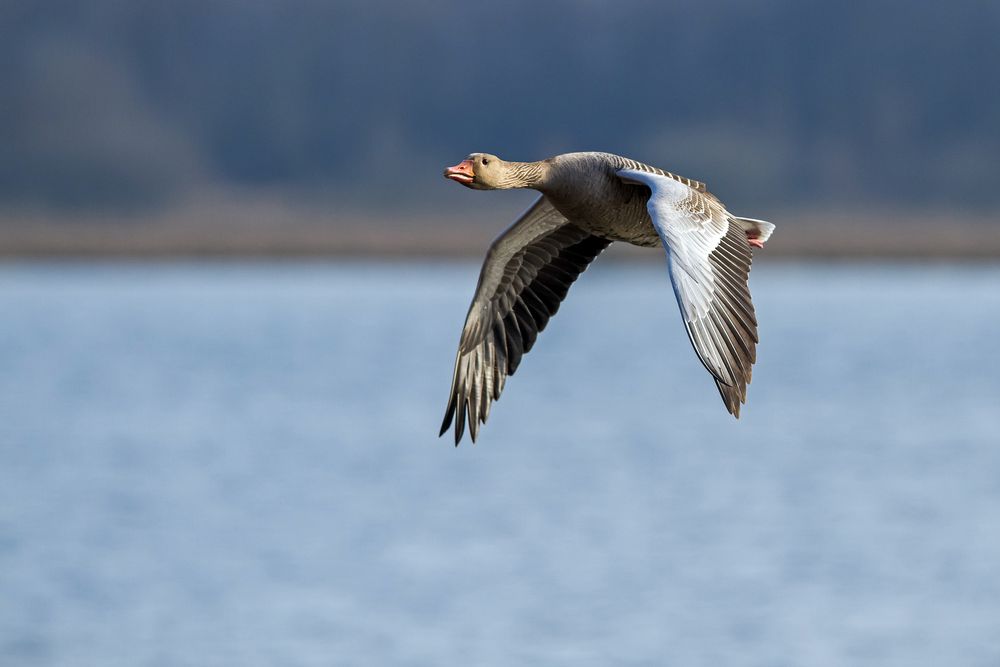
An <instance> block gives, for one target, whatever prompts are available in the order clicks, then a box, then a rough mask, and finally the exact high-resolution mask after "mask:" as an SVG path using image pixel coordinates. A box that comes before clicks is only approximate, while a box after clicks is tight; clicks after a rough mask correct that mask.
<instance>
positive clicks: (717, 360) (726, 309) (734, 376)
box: [618, 169, 758, 417]
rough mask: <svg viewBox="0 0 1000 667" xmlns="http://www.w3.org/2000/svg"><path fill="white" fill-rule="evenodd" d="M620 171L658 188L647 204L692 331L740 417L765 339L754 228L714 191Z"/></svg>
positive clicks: (699, 350)
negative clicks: (754, 286) (753, 268)
mask: <svg viewBox="0 0 1000 667" xmlns="http://www.w3.org/2000/svg"><path fill="white" fill-rule="evenodd" d="M618 175H619V177H620V178H621V179H622V180H624V181H627V182H638V183H641V184H643V185H646V186H648V187H649V189H650V190H651V191H652V194H651V196H650V198H649V202H648V204H647V208H648V210H649V216H650V217H651V218H652V220H653V225H654V226H655V227H656V231H657V233H658V234H659V235H660V238H661V239H662V240H663V246H664V248H665V249H666V251H667V260H668V264H669V267H670V281H671V283H673V287H674V294H675V295H676V296H677V303H678V304H679V305H680V309H681V315H682V317H683V318H684V326H685V327H686V328H687V332H688V337H689V338H690V339H691V344H692V345H694V349H695V352H697V354H698V358H699V359H701V363H703V364H704V365H705V368H707V369H708V370H709V371H710V372H711V373H712V375H713V376H714V377H715V383H716V386H718V388H719V393H721V394H722V400H723V402H724V403H725V404H726V408H727V409H728V410H729V412H731V413H732V414H733V415H735V416H736V417H739V416H740V405H741V404H742V403H745V402H746V395H747V384H749V382H750V377H751V373H752V367H753V363H754V362H755V361H756V360H757V340H758V339H757V317H756V315H755V313H754V307H753V302H751V300H750V289H749V287H748V286H747V279H748V278H749V275H750V262H751V261H752V255H751V251H750V245H749V244H748V243H747V237H746V233H745V231H744V230H743V228H742V227H741V226H740V225H738V224H736V223H735V222H733V219H732V216H730V215H729V213H728V212H727V211H726V210H725V208H723V207H722V205H721V204H720V203H719V201H718V200H717V199H715V198H714V197H712V196H711V195H708V194H703V193H700V192H697V191H695V190H693V189H691V188H690V187H688V186H687V185H685V184H683V183H680V182H678V181H676V180H674V179H671V178H667V177H664V176H658V175H656V174H650V173H647V172H644V171H638V170H632V169H622V170H620V171H619V172H618Z"/></svg>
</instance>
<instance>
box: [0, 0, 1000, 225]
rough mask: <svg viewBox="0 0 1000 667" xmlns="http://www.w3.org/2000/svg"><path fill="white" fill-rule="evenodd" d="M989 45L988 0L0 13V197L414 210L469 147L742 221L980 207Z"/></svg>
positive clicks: (246, 6)
mask: <svg viewBox="0 0 1000 667" xmlns="http://www.w3.org/2000/svg"><path fill="white" fill-rule="evenodd" d="M998 32H1000V3H997V2H994V1H992V0H952V1H950V2H946V3H945V2H941V3H934V2H914V1H913V0H872V1H870V2H864V3H829V2H809V1H803V0H758V1H756V2H744V1H743V0H722V1H712V2H706V3H689V2H685V3H679V2H606V3H605V2H595V1H585V0H564V1H558V2H539V1H538V0H532V1H525V0H515V1H511V2H494V3H478V2H399V3H374V2H367V1H361V0H359V1H345V2H318V1H317V2H309V1H288V0H247V1H245V2H212V1H206V0H173V1H167V0H156V1H139V0H134V1H130V2H122V1H121V0H86V1H82V0H81V1H68V0H49V1H47V2H39V1H38V0H6V1H5V2H4V3H2V4H0V83H2V90H3V94H2V98H0V139H2V147H3V150H2V151H0V203H2V204H4V205H18V206H24V205H39V204H40V205H45V206H61V207H77V206H84V207H90V208H93V207H104V206H122V205H128V206H135V205H158V204H162V203H164V202H169V201H170V200H171V199H172V198H174V197H177V196H181V195H184V194H185V193H186V192H190V191H193V190H195V189H197V188H201V187H205V186H206V185H208V186H212V185H218V186H223V187H226V186H240V187H255V188H256V187H260V188H275V189H278V190H282V191H284V190H288V191H289V192H294V193H302V194H303V196H306V195H308V196H326V197H338V198H344V199H346V200H350V201H357V202H363V201H364V199H365V197H370V196H371V195H372V194H373V193H380V192H385V190H386V188H387V187H388V188H391V191H392V193H393V197H394V201H396V202H402V203H406V202H411V201H417V200H419V199H421V198H423V197H426V196H427V195H426V194H425V193H426V192H427V191H428V190H429V189H428V188H427V187H426V186H427V183H428V182H429V179H431V178H434V179H437V178H439V173H440V168H441V167H442V166H444V165H445V164H446V163H451V162H454V161H456V160H457V159H459V158H461V157H462V156H464V154H465V153H467V152H469V151H470V150H490V151H494V152H498V153H501V154H502V155H503V156H505V157H508V158H511V159H534V158H538V157H544V156H546V155H549V154H552V153H556V152H563V151H569V150H611V151H616V152H622V153H627V154H630V155H632V156H633V157H636V158H639V159H643V160H646V161H649V162H652V163H654V164H659V165H662V166H665V167H668V168H672V169H674V170H676V171H679V172H681V173H685V174H687V175H690V176H693V177H700V178H708V179H709V180H710V182H711V185H712V186H713V189H715V190H717V191H719V192H721V193H724V194H725V196H726V197H733V196H739V197H741V199H742V202H743V203H744V204H745V205H746V206H747V207H749V206H751V205H753V204H771V205H774V204H775V203H781V204H790V205H828V204H840V203H844V202H855V203H860V204H865V205H891V206H901V205H903V206H911V205H913V206H916V205H934V206H958V205H960V206H962V207H964V208H967V209H975V208H984V207H988V206H991V205H996V204H998V203H1000V80H998V79H1000V39H998V37H997V35H998ZM435 185H439V183H437V182H435ZM383 199H384V197H383Z"/></svg>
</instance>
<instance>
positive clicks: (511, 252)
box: [441, 153, 774, 446]
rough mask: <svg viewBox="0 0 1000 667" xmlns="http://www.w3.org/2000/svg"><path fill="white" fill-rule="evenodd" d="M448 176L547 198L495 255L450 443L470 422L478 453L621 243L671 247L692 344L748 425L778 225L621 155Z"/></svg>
mask: <svg viewBox="0 0 1000 667" xmlns="http://www.w3.org/2000/svg"><path fill="white" fill-rule="evenodd" d="M444 176H445V178H448V179H451V180H453V181H456V182H458V183H461V184H462V185H464V186H466V187H468V188H472V189H474V190H508V189H513V188H531V189H533V190H538V191H539V192H540V193H541V196H540V197H539V198H538V199H537V200H536V201H535V203H534V204H533V205H532V206H531V207H530V208H529V209H528V210H527V211H526V212H525V213H524V214H523V215H522V216H521V217H520V218H518V219H517V220H516V221H515V222H514V224H513V225H511V226H510V227H509V228H508V229H507V230H506V231H505V232H504V233H503V234H501V235H500V236H499V237H498V238H497V239H496V240H495V241H494V242H493V244H492V245H490V248H489V251H488V252H487V253H486V259H485V261H484V262H483V268H482V270H481V271H480V274H479V284H478V285H477V286H476V293H475V296H474V297H473V299H472V305H471V306H470V307H469V313H468V315H467V316H466V319H465V327H464V328H463V329H462V336H461V340H460V342H459V345H458V354H457V355H456V358H455V369H454V373H453V375H452V381H451V393H450V394H449V397H448V407H447V410H446V411H445V416H444V422H443V423H442V425H441V435H444V434H445V432H446V431H447V430H448V429H449V428H450V427H451V425H452V421H454V424H455V445H456V446H457V445H458V443H459V442H460V441H461V439H462V434H463V433H464V432H465V424H466V422H468V424H469V432H470V435H471V436H472V441H473V442H475V441H476V437H477V436H478V434H479V426H480V425H481V424H485V423H486V419H487V417H488V416H489V413H490V405H491V404H492V402H493V401H495V400H497V399H499V398H500V392H501V391H503V387H504V382H505V381H506V378H507V376H509V375H513V374H514V371H516V370H517V367H518V364H520V363H521V356H522V355H523V354H524V353H525V352H527V351H528V350H530V349H531V347H532V345H534V343H535V339H536V337H537V336H538V333H539V332H540V331H542V330H543V329H544V328H545V325H546V324H547V323H548V321H549V318H550V317H552V316H553V315H555V314H556V311H557V310H558V309H559V304H560V303H561V302H562V300H563V299H564V298H565V297H566V293H567V291H568V290H569V287H570V285H571V284H572V283H573V282H574V281H575V280H576V279H577V277H579V275H580V274H581V273H583V271H584V270H585V269H586V268H587V266H588V265H589V264H590V263H591V262H592V261H593V260H594V258H595V257H597V256H598V255H599V254H601V252H602V251H603V250H604V249H605V248H607V247H608V246H609V245H610V244H611V243H612V242H613V241H624V242H625V243H632V244H634V245H638V246H646V247H653V246H658V245H662V246H663V248H664V250H665V251H666V253H667V266H668V268H669V273H670V281H671V283H672V284H673V288H674V295H675V296H676V297H677V303H678V305H679V306H680V311H681V317H682V318H683V320H684V326H685V328H686V329H687V334H688V338H689V339H690V341H691V344H692V345H693V346H694V350H695V352H696V353H697V355H698V358H699V359H700V360H701V363H702V364H704V366H705V368H707V369H708V371H709V372H710V373H711V374H712V377H713V378H714V379H715V384H716V386H717V387H718V388H719V393H720V394H721V395H722V401H723V403H725V405H726V409H728V410H729V412H730V413H731V414H732V415H733V416H735V417H736V418H739V416H740V405H742V404H743V403H745V402H746V392H747V384H749V382H750V375H751V369H752V366H753V363H754V362H755V361H756V356H757V355H756V348H757V340H758V339H757V318H756V315H755V313H754V307H753V303H752V302H751V300H750V291H749V288H748V286H747V279H748V277H749V274H750V262H751V259H752V255H751V252H752V251H751V247H756V248H763V247H764V242H765V241H767V239H768V238H769V237H770V236H771V232H772V231H773V230H774V225H772V224H771V223H769V222H764V221H763V220H754V219H751V218H739V217H736V216H734V215H732V214H731V213H729V211H727V210H726V208H725V206H723V205H722V202H720V201H719V200H718V199H716V198H715V196H714V195H712V194H711V193H710V192H709V191H708V190H707V189H706V188H705V184H704V183H700V182H698V181H693V180H691V179H689V178H684V177H683V176H677V175H676V174H671V173H669V172H666V171H663V170H662V169H657V168H656V167H650V166H649V165H646V164H642V163H641V162H636V161H635V160H630V159H628V158H624V157H621V156H619V155H613V154H611V153H567V154H564V155H557V156H556V157H553V158H549V159H547V160H541V161H539V162H507V161H505V160H501V159H500V158H498V157H497V156H495V155H490V154H488V153H473V154H471V155H469V157H467V158H466V159H464V160H462V161H461V162H459V163H458V164H457V165H455V166H454V167H449V168H448V169H446V170H445V172H444Z"/></svg>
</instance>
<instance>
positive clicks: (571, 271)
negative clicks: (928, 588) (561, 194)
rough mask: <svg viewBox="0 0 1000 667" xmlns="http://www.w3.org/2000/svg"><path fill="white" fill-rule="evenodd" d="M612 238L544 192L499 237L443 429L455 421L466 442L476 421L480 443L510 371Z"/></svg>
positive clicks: (470, 319) (467, 330)
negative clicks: (571, 218) (585, 225)
mask: <svg viewBox="0 0 1000 667" xmlns="http://www.w3.org/2000/svg"><path fill="white" fill-rule="evenodd" d="M610 243H611V242H610V241H608V240H607V239H603V238H600V237H597V236H593V235H591V234H590V233H588V232H586V231H584V230H582V229H580V228H579V227H577V226H576V225H573V224H572V223H570V222H568V221H567V220H566V219H565V218H564V217H562V216H561V215H560V214H559V213H558V212H557V211H555V209H554V208H553V207H552V205H551V204H549V203H548V201H547V200H546V199H545V198H544V197H541V198H539V200H538V201H537V202H536V203H535V205H533V206H532V207H531V208H530V209H529V210H528V211H527V212H526V213H525V214H524V215H523V216H521V218H520V219H519V220H518V221H517V222H515V223H514V224H513V225H512V226H511V227H510V228H509V229H508V230H507V231H506V232H504V233H503V234H502V235H501V236H500V238H498V239H497V240H496V241H495V242H494V243H493V245H492V246H491V247H490V250H489V252H488V253H487V256H486V260H485V262H484V263H483V268H482V270H481V272H480V277H479V284H478V286H477V288H476V294H475V297H474V298H473V300H472V305H471V306H470V308H469V314H468V316H467V317H466V321H465V327H464V328H463V330H462V338H461V341H460V343H459V348H458V354H457V355H456V358H455V370H454V374H453V377H452V384H451V391H450V393H449V400H448V407H447V409H446V411H445V416H444V421H443V422H442V424H441V434H442V435H444V433H445V432H446V431H447V430H448V428H449V427H450V426H451V425H452V422H453V421H454V424H455V444H456V445H458V443H459V441H461V439H462V435H463V433H464V431H465V423H466V420H468V424H469V432H470V435H471V436H472V440H473V442H475V440H476V436H477V435H478V433H479V426H480V424H483V423H485V422H486V418H487V417H488V416H489V411H490V405H491V404H492V402H493V401H495V400H497V399H498V398H500V392H501V391H502V390H503V386H504V382H505V380H506V378H507V376H509V375H513V374H514V372H515V371H516V370H517V367H518V365H519V364H520V362H521V357H522V356H523V355H524V354H525V353H526V352H528V351H529V350H530V349H531V347H532V346H533V345H534V343H535V340H536V339H537V337H538V334H539V333H540V332H541V331H542V330H543V329H545V326H546V325H547V324H548V321H549V318H551V317H552V316H553V315H555V314H556V311H558V310H559V304H560V303H561V302H562V300H563V299H564V298H566V293H567V292H568V291H569V286H570V285H571V284H573V282H574V281H575V280H576V279H577V277H578V276H579V275H580V274H581V273H583V271H584V270H585V269H586V268H587V266H588V265H589V264H590V262H591V261H593V259H594V258H595V257H597V255H599V254H600V253H601V251H603V250H604V249H605V248H606V247H608V245H609V244H610Z"/></svg>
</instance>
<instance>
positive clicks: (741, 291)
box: [684, 224, 758, 418]
mask: <svg viewBox="0 0 1000 667" xmlns="http://www.w3.org/2000/svg"><path fill="white" fill-rule="evenodd" d="M752 261H753V254H752V253H751V251H750V246H749V245H748V244H747V242H746V236H745V234H744V233H743V231H742V230H741V229H740V228H739V227H738V226H737V225H734V224H730V225H729V229H728V230H727V231H726V235H725V236H724V237H723V238H722V240H721V241H720V242H719V246H718V247H717V248H716V249H715V250H714V251H712V253H711V254H710V255H709V262H710V263H711V264H712V273H713V275H714V276H715V298H714V299H713V301H712V310H711V311H710V313H709V317H708V320H707V321H706V322H705V325H704V326H702V327H698V331H699V334H700V335H699V338H698V339H697V340H698V342H695V341H696V339H695V337H694V336H693V335H692V323H690V322H685V323H684V324H685V326H686V327H687V330H688V335H689V336H691V342H692V343H693V344H694V348H695V351H696V352H697V353H698V358H699V359H701V361H702V363H703V364H704V365H705V367H706V368H707V369H708V370H709V371H710V372H711V373H712V375H713V376H714V377H715V385H716V386H717V387H718V388H719V393H720V394H721V395H722V401H723V403H725V404H726V409H727V410H729V412H730V413H731V414H732V415H733V416H734V417H737V418H738V417H739V416H740V405H741V404H743V403H745V402H746V399H747V385H748V384H749V383H750V379H751V377H752V375H753V364H754V363H755V362H756V361H757V342H758V337H757V316H756V313H755V312H754V307H753V301H751V299H750V289H749V287H748V285H747V281H748V279H749V277H750V264H751V262H752ZM704 333H707V334H708V335H707V336H704V335H703V334H704ZM704 347H713V348H715V349H716V350H717V353H718V355H719V357H720V358H722V360H723V362H724V363H725V365H726V371H727V372H726V373H724V374H722V375H721V376H720V374H719V373H717V372H716V371H715V370H713V369H712V367H711V365H710V364H708V363H706V362H705V358H704V356H703V348H704Z"/></svg>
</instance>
